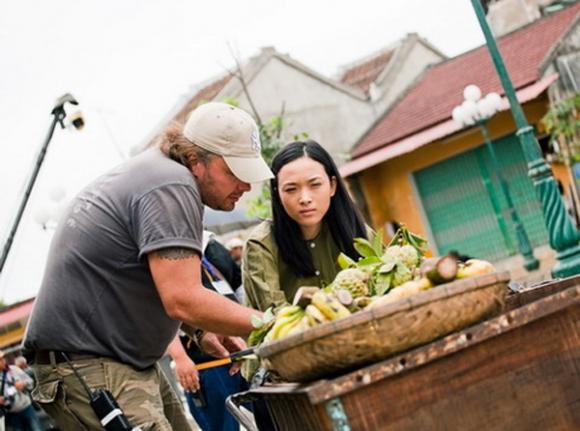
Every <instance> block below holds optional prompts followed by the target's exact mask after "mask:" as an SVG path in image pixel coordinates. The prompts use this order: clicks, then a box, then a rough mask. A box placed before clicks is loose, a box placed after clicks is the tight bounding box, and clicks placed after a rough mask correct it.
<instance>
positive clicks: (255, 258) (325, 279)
mask: <svg viewBox="0 0 580 431" xmlns="http://www.w3.org/2000/svg"><path fill="white" fill-rule="evenodd" d="M306 243H307V244H308V247H309V250H310V251H311V252H312V260H313V262H314V267H315V268H316V270H317V272H318V275H317V276H313V277H300V276H298V275H296V274H295V273H294V271H293V270H292V269H291V268H290V266H288V265H287V264H286V262H284V261H283V260H282V257H281V256H280V254H279V252H278V246H277V245H276V241H275V240H274V233H273V231H272V222H271V221H264V222H262V223H261V224H260V225H258V226H257V227H256V229H254V231H253V232H252V233H251V234H250V236H249V238H248V241H247V242H246V245H245V247H244V257H243V259H242V262H243V264H242V277H243V286H244V290H245V291H246V304H247V305H248V306H249V307H252V308H255V309H258V310H262V311H264V310H265V309H267V308H268V307H269V306H270V305H272V304H274V305H275V306H280V305H282V304H285V303H290V302H292V299H294V295H295V294H296V291H297V290H298V288H299V287H302V286H319V287H324V286H326V285H328V284H330V283H331V282H332V281H333V280H334V277H335V276H336V274H337V273H338V272H339V271H340V267H339V266H338V263H337V258H338V255H339V254H340V250H339V249H338V247H337V245H336V244H335V242H334V239H333V238H332V234H331V232H330V229H328V226H327V225H326V224H323V225H322V229H321V231H320V233H319V234H318V236H317V237H316V238H315V239H314V240H312V241H306Z"/></svg>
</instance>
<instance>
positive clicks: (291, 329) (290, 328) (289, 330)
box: [278, 315, 310, 338]
mask: <svg viewBox="0 0 580 431" xmlns="http://www.w3.org/2000/svg"><path fill="white" fill-rule="evenodd" d="M309 327H310V326H309V325H308V319H307V318H306V316H304V315H303V316H302V317H301V318H300V319H299V320H297V321H296V322H293V323H291V324H289V325H286V326H285V327H284V328H282V330H281V331H280V334H278V337H279V338H282V337H287V336H290V335H294V334H299V333H300V332H304V331H306V330H307V329H308V328H309Z"/></svg>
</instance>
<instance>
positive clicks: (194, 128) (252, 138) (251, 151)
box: [183, 102, 274, 183]
mask: <svg viewBox="0 0 580 431" xmlns="http://www.w3.org/2000/svg"><path fill="white" fill-rule="evenodd" d="M183 135H184V136H185V137H186V138H187V139H188V140H190V141H191V142H192V143H193V144H195V145H197V146H199V147H201V148H203V149H205V150H207V151H210V152H212V153H215V154H218V155H220V156H222V157H223V158H224V161H225V162H226V164H227V165H228V167H229V168H230V169H231V171H232V172H233V174H234V175H235V176H236V177H238V178H239V179H240V180H242V181H243V182H245V183H258V182H262V181H265V180H268V179H270V178H273V177H274V175H273V174H272V171H271V170H270V168H269V167H268V165H267V164H266V162H265V161H264V159H263V158H262V156H261V154H260V150H261V143H260V132H259V131H258V126H257V125H256V122H255V121H254V119H253V118H252V117H251V116H250V115H249V114H248V113H247V112H245V111H242V110H241V109H239V108H236V107H235V106H232V105H228V104H226V103H219V102H209V103H205V104H203V105H200V106H199V107H197V108H196V109H195V110H193V111H192V112H191V114H189V118H188V119H187V122H186V123H185V126H183Z"/></svg>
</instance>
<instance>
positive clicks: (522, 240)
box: [479, 122, 540, 271]
mask: <svg viewBox="0 0 580 431" xmlns="http://www.w3.org/2000/svg"><path fill="white" fill-rule="evenodd" d="M479 128H480V130H481V133H482V134H483V139H484V140H485V146H486V147H487V150H488V152H489V155H490V158H491V165H492V166H493V170H494V171H495V173H496V175H497V178H498V180H499V184H500V186H501V189H502V192H503V195H504V197H505V200H506V203H507V206H508V209H509V213H510V216H511V219H512V222H513V223H514V228H515V231H516V238H517V240H518V249H519V250H520V253H521V254H522V256H523V257H524V267H525V268H526V269H527V270H528V271H531V270H534V269H538V268H539V267H540V261H539V260H538V259H536V258H535V257H534V251H533V249H532V245H531V244H530V239H529V238H528V234H527V233H526V230H525V228H524V224H523V223H522V220H521V219H520V216H519V214H518V211H517V210H516V207H515V205H514V202H513V200H512V195H511V192H510V189H509V185H508V183H507V181H506V180H505V177H504V176H503V173H502V170H501V167H500V165H499V160H498V158H497V155H496V154H495V149H494V148H493V143H492V142H491V139H490V137H489V132H488V131H487V127H486V125H485V122H481V123H479Z"/></svg>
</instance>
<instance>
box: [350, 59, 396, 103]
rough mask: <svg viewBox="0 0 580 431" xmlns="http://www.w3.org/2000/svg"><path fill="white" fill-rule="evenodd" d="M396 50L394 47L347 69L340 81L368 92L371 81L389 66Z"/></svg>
mask: <svg viewBox="0 0 580 431" xmlns="http://www.w3.org/2000/svg"><path fill="white" fill-rule="evenodd" d="M394 52H395V50H394V49H391V50H389V51H386V52H382V53H380V54H378V55H376V56H374V57H372V58H370V59H368V60H366V61H365V62H363V63H359V64H357V65H356V66H353V67H351V68H349V69H347V70H345V71H344V73H343V74H342V77H341V78H340V81H341V82H342V83H343V84H347V85H352V86H354V87H358V88H360V89H361V90H362V91H364V92H365V93H366V94H368V92H369V87H370V85H371V83H373V82H375V81H376V79H377V78H378V77H379V75H380V74H381V72H382V71H383V70H384V69H385V67H387V64H389V61H390V60H391V58H392V57H393V54H394Z"/></svg>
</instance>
